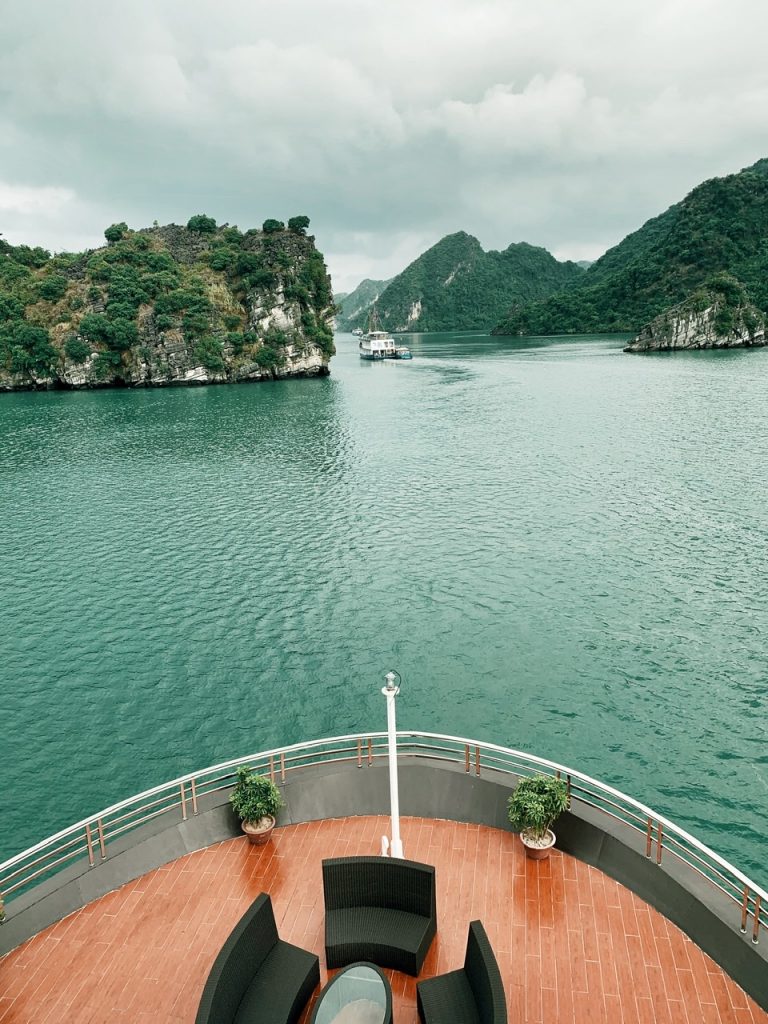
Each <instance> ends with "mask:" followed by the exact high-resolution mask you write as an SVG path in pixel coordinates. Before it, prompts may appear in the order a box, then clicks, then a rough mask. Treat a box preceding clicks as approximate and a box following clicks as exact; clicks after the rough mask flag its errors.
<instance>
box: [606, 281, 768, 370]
mask: <svg viewBox="0 0 768 1024" xmlns="http://www.w3.org/2000/svg"><path fill="white" fill-rule="evenodd" d="M765 344H766V323H765V316H764V315H763V313H761V312H760V310H759V309H757V307H756V306H754V305H752V304H751V303H750V302H749V300H748V298H747V295H746V292H745V291H744V288H743V287H742V285H741V284H740V283H739V282H738V281H737V280H736V279H735V278H734V277H731V276H730V275H729V274H718V275H717V276H716V277H714V278H712V279H711V280H710V281H708V282H707V285H706V286H705V287H704V288H702V289H700V290H698V291H696V292H694V294H693V295H691V296H689V297H688V298H687V299H686V300H685V301H684V302H681V303H679V304H678V305H676V306H672V307H671V308H670V309H668V310H666V311H665V312H664V313H661V314H660V315H659V316H657V317H655V318H654V319H653V320H651V322H650V323H649V324H646V326H645V327H644V328H643V329H642V330H641V331H640V333H639V334H638V335H637V337H636V338H634V339H633V340H632V341H631V342H630V343H629V344H628V345H627V346H626V348H625V349H624V351H625V352H672V351H679V350H681V349H703V348H746V347H749V346H761V345H765Z"/></svg>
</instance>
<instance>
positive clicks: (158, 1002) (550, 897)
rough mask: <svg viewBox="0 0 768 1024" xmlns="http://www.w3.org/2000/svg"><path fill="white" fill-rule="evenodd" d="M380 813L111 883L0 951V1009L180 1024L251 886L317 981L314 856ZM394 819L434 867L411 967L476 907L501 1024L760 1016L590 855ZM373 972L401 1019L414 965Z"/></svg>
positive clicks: (443, 952)
mask: <svg viewBox="0 0 768 1024" xmlns="http://www.w3.org/2000/svg"><path fill="white" fill-rule="evenodd" d="M388 824H389V822H388V819H386V818H375V817H368V818H347V819H343V820H336V821H322V822H315V823H310V824H305V825H292V826H287V827H285V828H281V829H278V830H277V831H276V832H275V833H274V836H273V839H272V842H271V844H270V845H269V846H266V847H253V846H248V845H247V844H246V842H245V840H244V839H234V840H231V841H229V842H226V843H221V844H220V845H218V846H214V847H211V848H210V849H208V850H203V851H201V852H199V853H194V854H191V855H190V856H188V857H183V858H181V859H180V860H177V861H175V862H174V863H172V864H169V865H167V866H166V867H163V868H159V869H158V870H157V871H153V872H151V873H150V874H148V875H145V876H144V877H143V878H140V879H138V881H136V882H132V883H130V884H128V885H126V886H124V887H123V888H122V889H119V890H117V891H116V892H113V893H109V894H108V895H107V896H104V897H103V898H102V899H100V900H97V901H96V902H95V903H92V904H90V905H89V906H87V907H84V908H83V909H82V910H80V911H78V912H77V913H76V914H73V915H72V916H71V917H68V918H67V919H66V920H64V921H60V922H59V923H58V924H56V925H54V926H53V927H51V928H49V929H47V930H46V931H45V932H42V933H41V934H40V935H37V936H35V937H34V938H33V939H30V940H29V942H27V943H25V945H24V946H22V947H20V948H19V949H17V950H14V951H13V952H12V953H10V954H9V955H8V956H7V957H6V958H5V959H4V960H2V961H0V1022H2V1024H31V1022H35V1024H43V1022H46V1024H53V1022H66V1024H107V1022H112V1024H144V1022H146V1024H149V1022H150V1021H151V1022H153V1024H164V1022H167V1024H180V1022H184V1024H193V1022H194V1019H195V1012H196V1009H197V1004H198V1000H199V997H200V992H201V990H202V987H203V984H204V982H205V978H206V976H207V973H208V969H209V967H210V965H211V963H212V962H213V959H214V957H215V956H216V953H217V952H218V950H219V948H220V947H221V945H222V943H223V942H224V940H225V938H226V937H227V935H228V934H229V932H230V931H231V929H232V927H233V926H234V924H235V922H236V921H237V920H238V918H239V917H240V915H241V914H242V913H243V911H244V910H245V909H246V907H247V906H248V905H249V903H250V902H251V900H253V899H254V897H255V896H256V895H257V894H258V893H259V892H261V891H263V890H266V891H267V892H269V893H271V895H272V901H273V905H274V907H275V914H276V917H277V921H278V927H279V930H280V934H281V936H282V937H283V938H285V939H288V940H290V941H292V942H295V943H297V944H299V945H301V946H304V947H305V948H307V949H311V950H313V951H314V952H316V953H318V954H319V956H320V959H321V982H322V984H325V982H326V981H327V977H328V976H327V973H326V970H325V966H324V960H323V896H322V883H321V873H320V861H321V859H322V858H323V857H338V856H345V855H350V854H363V853H368V854H370V853H374V854H375V853H378V852H379V850H380V837H381V835H382V834H383V833H385V832H386V831H387V827H388ZM402 831H403V842H404V847H405V854H406V856H407V857H410V858H412V859H414V860H421V861H425V862H428V863H431V864H434V865H435V866H436V868H437V887H438V932H437V938H436V939H435V941H434V943H433V945H432V948H431V949H430V952H429V955H428V957H427V960H426V963H425V965H424V969H423V971H422V974H421V977H428V976H430V975H433V974H438V973H442V972H443V971H447V970H453V969H454V968H456V967H460V966H461V964H462V963H463V956H464V947H465V944H466V935H467V925H468V923H469V921H470V920H473V919H475V918H480V919H481V920H482V921H483V923H484V924H485V927H486V929H487V931H488V935H489V937H490V940H491V943H492V944H493V947H494V949H495V951H496V954H497V957H498V960H499V965H500V967H501V971H502V974H503V977H504V983H505V987H506V991H507V997H508V1003H509V1019H510V1024H518V1022H530V1024H534V1022H539V1021H542V1022H546V1024H602V1022H606V1024H608V1022H610V1024H614V1022H624V1024H633V1022H637V1024H666V1022H669V1024H671V1022H673V1021H674V1022H675V1024H709V1022H713V1024H714V1022H716V1021H722V1022H726V1024H752V1022H754V1024H758V1022H759V1024H768V1014H765V1013H764V1012H763V1011H762V1010H760V1009H759V1008H758V1007H757V1006H756V1005H755V1004H754V1003H753V1002H752V1001H751V1000H750V999H748V998H747V996H745V994H744V993H743V992H742V990H741V989H740V988H739V987H738V986H737V985H735V984H734V983H733V982H732V981H731V980H730V979H729V978H728V977H727V976H726V975H725V974H724V973H723V972H722V971H721V970H720V968H719V967H717V965H716V964H715V963H713V961H712V960H710V959H709V958H708V957H706V956H705V955H704V954H703V953H702V952H701V951H700V950H699V949H698V947H697V946H695V945H694V944H693V943H692V942H690V940H688V939H687V938H686V937H685V936H684V935H683V934H682V932H680V931H679V930H678V929H677V928H675V927H674V926H673V925H671V924H669V922H667V921H666V920H665V919H664V918H663V917H662V916H661V915H660V914H658V913H656V911H654V910H652V909H651V908H649V907H648V906H647V905H646V904H644V903H643V902H642V901H641V900H639V899H638V898H637V897H635V896H634V895H633V894H632V893H630V892H629V891H628V890H627V889H624V888H622V887H621V886H619V885H618V884H617V883H616V882H614V881H612V880H611V879H609V878H607V877H606V876H605V875H603V874H601V873H600V872H599V871H597V870H595V869H594V868H590V867H588V866H586V865H585V864H582V863H581V862H580V861H577V860H574V859H573V858H572V857H568V856H565V855H563V854H562V853H559V852H558V851H555V852H554V853H553V855H552V857H551V858H550V860H549V861H546V862H543V863H533V862H530V861H526V860H525V858H524V856H523V853H522V850H521V848H520V845H519V843H518V841H517V840H516V837H514V836H513V835H512V834H510V833H508V832H503V831H498V830H496V829H491V828H483V827H479V826H476V825H460V824H456V823H454V822H448V821H432V820H426V819H421V818H407V819H404V820H403V828H402ZM387 974H388V976H389V977H390V979H391V982H392V988H393V994H394V1014H395V1016H394V1019H395V1022H396V1024H415V1022H416V1021H417V1020H418V1018H417V1014H416V1008H415V981H414V979H412V978H409V977H407V976H405V975H402V974H394V973H393V972H391V971H388V972H387ZM310 1009H311V1007H310ZM308 1013H309V1009H308V1011H307V1013H306V1014H305V1016H304V1020H306V1017H307V1015H308Z"/></svg>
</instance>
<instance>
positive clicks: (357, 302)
mask: <svg viewBox="0 0 768 1024" xmlns="http://www.w3.org/2000/svg"><path fill="white" fill-rule="evenodd" d="M388 284H389V281H372V280H371V279H370V278H365V280H364V281H361V282H360V284H359V285H358V286H357V288H355V289H354V291H351V292H349V293H348V294H346V295H336V296H335V299H336V305H337V307H340V310H341V311H340V312H339V313H337V314H336V326H337V327H338V328H339V330H340V331H351V330H352V328H353V327H356V326H357V325H358V323H359V321H360V320H361V319H362V320H363V321H364V320H365V319H366V318H367V316H368V310H369V309H370V308H371V306H372V305H373V303H374V302H375V301H376V299H378V297H379V296H380V295H381V293H382V292H383V291H384V289H385V288H386V287H387V285H388Z"/></svg>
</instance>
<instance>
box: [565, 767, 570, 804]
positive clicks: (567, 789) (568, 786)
mask: <svg viewBox="0 0 768 1024" xmlns="http://www.w3.org/2000/svg"><path fill="white" fill-rule="evenodd" d="M565 788H566V792H567V793H568V810H569V811H570V809H571V776H570V775H566V776H565Z"/></svg>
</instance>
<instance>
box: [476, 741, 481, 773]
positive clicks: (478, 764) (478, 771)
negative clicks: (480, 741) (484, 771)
mask: <svg viewBox="0 0 768 1024" xmlns="http://www.w3.org/2000/svg"><path fill="white" fill-rule="evenodd" d="M479 774H480V747H475V775H479Z"/></svg>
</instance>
